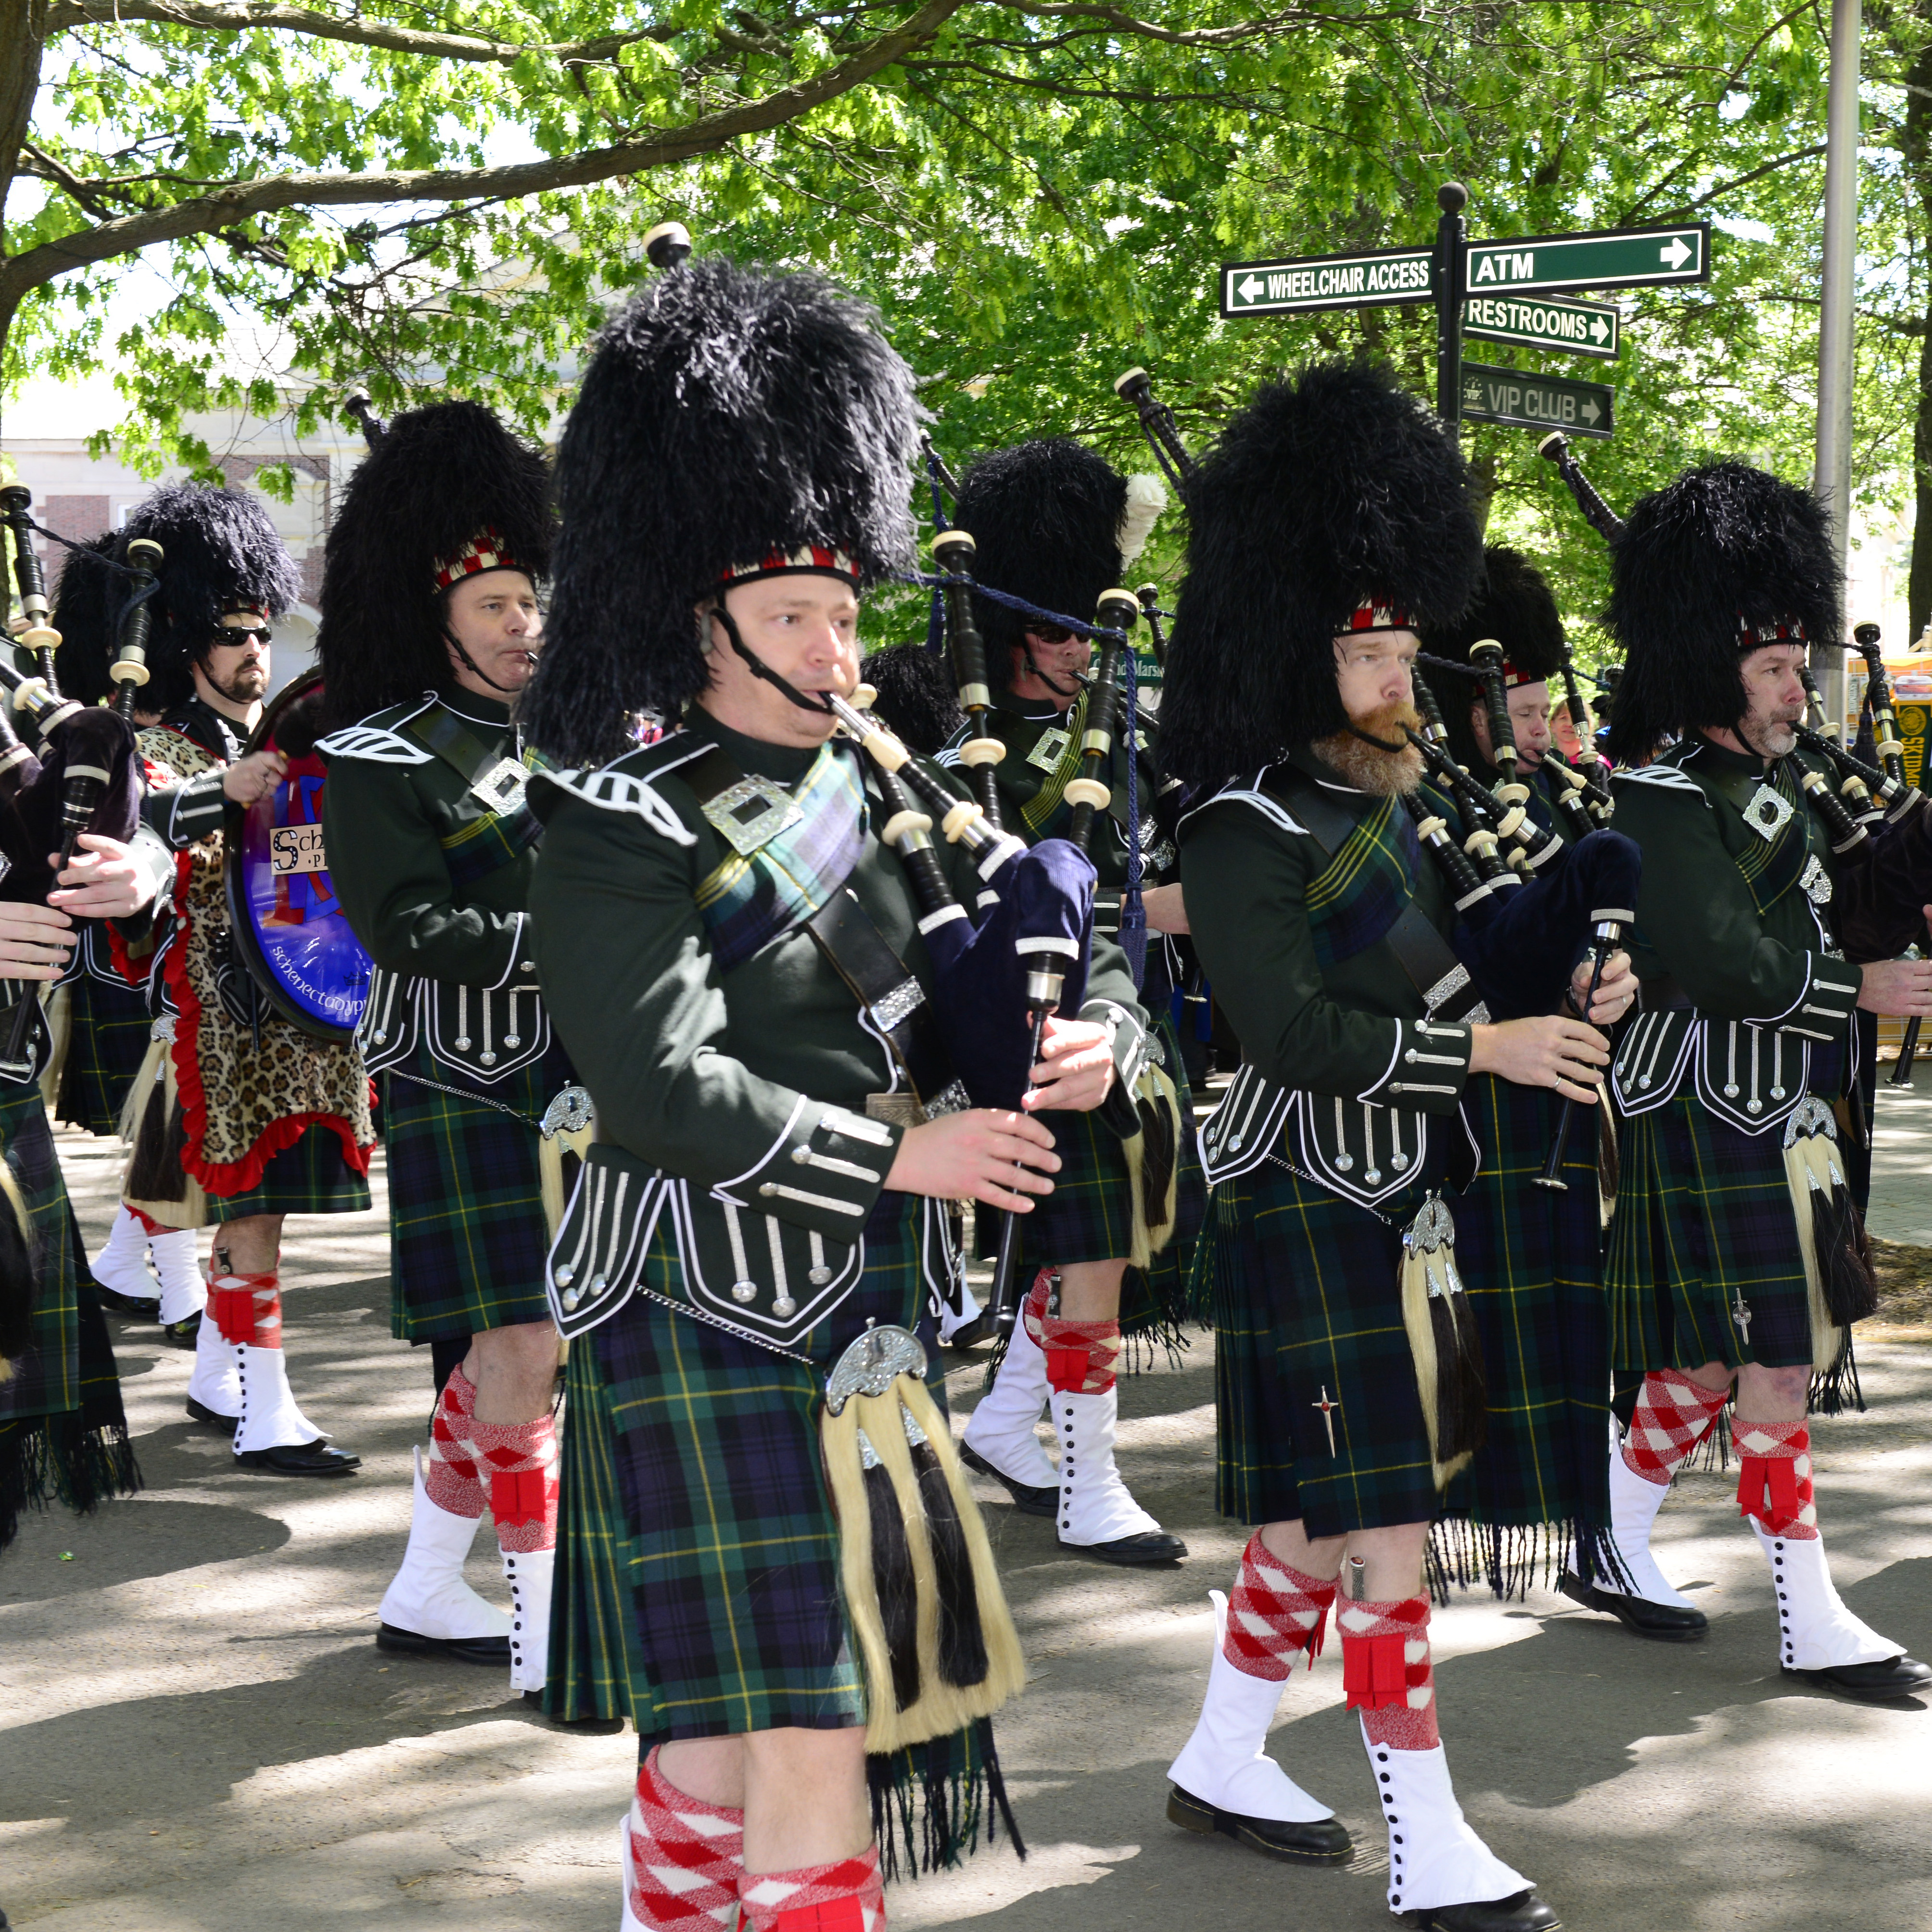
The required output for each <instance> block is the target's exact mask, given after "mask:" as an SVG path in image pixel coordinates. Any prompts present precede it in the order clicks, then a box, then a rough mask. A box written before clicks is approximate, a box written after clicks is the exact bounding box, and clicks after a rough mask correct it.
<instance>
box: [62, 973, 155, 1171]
mask: <svg viewBox="0 0 1932 1932" xmlns="http://www.w3.org/2000/svg"><path fill="white" fill-rule="evenodd" d="M67 990H68V1049H67V1061H66V1064H65V1066H64V1067H62V1070H61V1084H60V1100H59V1104H58V1106H57V1107H56V1108H55V1117H56V1118H58V1119H60V1120H62V1121H67V1122H68V1124H71V1126H74V1127H84V1128H86V1130H87V1131H88V1133H91V1134H114V1133H119V1132H120V1131H121V1109H122V1108H123V1107H124V1106H126V1105H127V1096H128V1094H129V1092H130V1091H131V1089H132V1088H133V1085H134V1076H136V1074H137V1073H139V1072H140V1070H141V1062H142V1060H143V1059H144V1058H145V1057H146V1055H147V1051H148V1032H149V1031H150V1028H151V1025H152V1022H151V1021H150V1020H149V1019H148V998H147V995H146V994H145V993H144V992H142V991H140V989H139V988H137V987H133V986H109V985H108V984H107V983H106V982H105V981H104V980H98V979H97V978H96V977H95V976H94V974H92V973H82V974H78V975H77V977H75V978H74V979H73V980H70V981H69V982H68V989H67Z"/></svg>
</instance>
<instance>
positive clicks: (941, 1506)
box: [910, 1442, 992, 1690]
mask: <svg viewBox="0 0 1932 1932" xmlns="http://www.w3.org/2000/svg"><path fill="white" fill-rule="evenodd" d="M910 1448H911V1450H912V1466H913V1471H914V1472H915V1473H916V1475H917V1476H918V1478H919V1501H920V1502H921V1503H922V1505H924V1506H925V1509H926V1539H927V1541H929V1543H930V1544H931V1545H932V1570H933V1578H934V1581H935V1583H936V1584H937V1585H938V1591H939V1674H940V1676H941V1677H942V1678H944V1679H945V1681H946V1682H947V1683H948V1684H950V1685H955V1686H956V1687H957V1688H960V1689H962V1690H963V1689H965V1688H967V1687H968V1686H969V1685H974V1684H983V1683H985V1682H986V1673H987V1672H988V1670H990V1669H991V1668H992V1666H991V1665H990V1664H989V1662H988V1661H987V1658H986V1632H985V1631H984V1630H983V1629H982V1628H980V1592H979V1589H978V1586H977V1585H976V1584H975V1583H974V1581H973V1558H972V1554H971V1552H970V1551H969V1550H968V1549H967V1547H966V1531H965V1526H963V1525H962V1523H961V1522H960V1520H959V1508H958V1505H956V1504H955V1503H954V1502H953V1491H952V1490H951V1488H950V1487H949V1486H948V1484H947V1481H946V1472H945V1471H944V1469H941V1467H940V1466H939V1458H938V1457H937V1456H936V1455H935V1454H934V1453H933V1449H932V1444H931V1443H929V1442H914V1443H913V1444H911V1445H910Z"/></svg>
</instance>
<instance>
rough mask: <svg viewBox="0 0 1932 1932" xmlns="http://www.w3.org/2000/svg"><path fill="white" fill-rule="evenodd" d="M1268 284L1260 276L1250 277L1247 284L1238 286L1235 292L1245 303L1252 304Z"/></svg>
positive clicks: (1243, 283) (1242, 283)
mask: <svg viewBox="0 0 1932 1932" xmlns="http://www.w3.org/2000/svg"><path fill="white" fill-rule="evenodd" d="M1266 287H1268V284H1266V283H1265V281H1262V278H1260V276H1259V275H1250V277H1249V278H1248V279H1247V281H1245V282H1241V283H1239V284H1237V285H1236V287H1235V294H1237V295H1238V296H1240V297H1241V299H1242V301H1244V302H1253V300H1254V299H1255V298H1256V296H1258V295H1259V294H1260V293H1261V292H1262V290H1264V289H1265V288H1266Z"/></svg>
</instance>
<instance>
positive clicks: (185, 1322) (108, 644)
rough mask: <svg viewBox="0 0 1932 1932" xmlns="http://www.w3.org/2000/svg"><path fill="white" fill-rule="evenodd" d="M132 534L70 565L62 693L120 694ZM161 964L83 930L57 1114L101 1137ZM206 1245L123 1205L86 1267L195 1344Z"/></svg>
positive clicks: (140, 1035)
mask: <svg viewBox="0 0 1932 1932" xmlns="http://www.w3.org/2000/svg"><path fill="white" fill-rule="evenodd" d="M126 541H127V539H126V538H124V536H123V535H122V534H121V532H119V531H118V530H108V531H104V532H103V533H102V534H101V535H99V536H98V537H96V538H95V539H94V540H93V541H92V542H91V543H89V544H88V545H86V547H85V548H84V549H83V550H78V551H72V550H71V551H69V552H68V553H67V559H66V562H65V564H64V565H63V566H62V571H61V574H60V581H59V585H58V590H57V592H56V593H55V605H54V613H53V627H54V628H55V630H56V631H58V632H59V633H60V638H61V641H60V646H59V648H58V650H57V651H56V652H55V659H54V663H55V672H56V674H57V676H58V680H59V684H60V688H61V691H62V694H63V695H65V696H66V697H71V698H73V699H74V700H76V701H77V703H82V704H104V703H107V701H108V700H110V698H111V697H113V694H114V682H113V676H112V674H111V672H110V666H111V665H112V664H113V661H114V660H115V655H116V646H117V645H118V641H119V640H118V631H119V629H120V618H121V612H122V610H124V607H125V606H126V604H127V598H128V591H127V578H126V577H125V575H124V574H123V573H122V571H121V570H120V569H119V568H117V567H116V566H117V564H118V559H119V557H120V556H121V553H122V551H123V550H124V547H125V544H126ZM150 701H151V700H148V697H147V694H146V693H145V691H141V692H137V693H136V697H135V700H134V706H133V721H134V723H135V724H136V726H137V727H139V726H147V725H154V724H160V721H161V714H160V712H158V711H156V710H151V709H148V708H147V706H148V703H149V702H150ZM172 870H173V867H172V862H170V864H169V867H168V871H169V873H170V874H171V873H172ZM152 964H153V947H152V945H151V943H149V942H148V941H145V940H142V939H137V940H136V941H134V942H133V944H131V945H130V944H129V943H128V941H127V938H125V936H124V935H123V933H122V932H121V929H119V928H118V927H117V926H115V925H114V924H113V923H112V922H109V921H105V920H104V921H101V922H99V923H98V924H94V925H90V926H87V927H85V928H83V930H82V932H81V935H80V938H79V940H78V941H77V944H76V946H75V948H74V959H73V961H72V962H71V965H70V966H69V968H68V978H67V980H66V981H65V984H64V985H63V986H62V989H61V992H62V997H63V998H65V1001H66V1005H67V1013H66V1019H65V1025H64V1026H62V1025H57V1026H56V1028H55V1031H56V1034H58V1035H61V1036H62V1037H63V1039H64V1051H63V1053H62V1063H61V1067H60V1070H59V1074H58V1082H59V1084H58V1088H57V1090H56V1095H57V1097H56V1100H55V1106H54V1117H55V1119H57V1120H58V1121H63V1122H65V1123H66V1124H68V1125H70V1126H73V1127H82V1128H84V1129H86V1131H87V1132H88V1133H91V1134H118V1133H120V1132H121V1127H122V1123H123V1117H124V1115H125V1114H126V1112H127V1102H128V1099H129V1097H130V1095H131V1094H133V1091H134V1085H135V1082H136V1078H137V1077H138V1076H139V1073H140V1071H141V1064H142V1061H144V1060H145V1058H146V1057H147V1052H148V1039H149V1035H150V1033H151V1028H152V1020H151V1016H150V1015H149V1013H148V995H147V981H148V969H149V968H150V967H151V965H152ZM196 1241H197V1237H196V1234H195V1231H194V1230H193V1229H192V1228H181V1229H161V1228H160V1227H158V1226H157V1225H156V1224H154V1223H152V1222H151V1221H150V1220H148V1217H145V1216H143V1215H142V1214H138V1213H136V1211H135V1210H134V1209H133V1208H129V1207H127V1206H126V1205H120V1206H117V1207H116V1208H115V1211H114V1221H113V1226H112V1228H111V1229H110V1231H109V1234H108V1237H107V1244H106V1245H105V1246H104V1247H103V1248H102V1249H101V1252H100V1253H98V1254H97V1255H95V1256H94V1257H93V1259H92V1261H91V1262H89V1268H91V1269H92V1273H93V1276H94V1280H95V1287H96V1288H97V1289H98V1292H99V1293H100V1296H101V1304H102V1306H103V1307H105V1308H107V1309H108V1310H110V1311H111V1312H113V1313H115V1314H116V1315H118V1316H121V1317H123V1318H124V1319H129V1320H133V1321H139V1322H158V1323H159V1324H160V1329H161V1337H162V1339H163V1340H164V1341H165V1342H166V1343H168V1344H169V1346H172V1347H174V1348H178V1349H192V1348H193V1346H194V1345H195V1337H196V1333H197V1332H198V1331H199V1328H200V1327H201V1318H202V1309H203V1308H204V1307H205V1305H206V1303H207V1301H208V1289H207V1285H206V1283H205V1282H204V1281H203V1280H202V1274H201V1269H200V1266H199V1262H198V1259H197V1257H196ZM150 1259H151V1260H152V1263H153V1272H152V1273H151V1274H150V1272H149V1266H148V1265H149V1262H150Z"/></svg>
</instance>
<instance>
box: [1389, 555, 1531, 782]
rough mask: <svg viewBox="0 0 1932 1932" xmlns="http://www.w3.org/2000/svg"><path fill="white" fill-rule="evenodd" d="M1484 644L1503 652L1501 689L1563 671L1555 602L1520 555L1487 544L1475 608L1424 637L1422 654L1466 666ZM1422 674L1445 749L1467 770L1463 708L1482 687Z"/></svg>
mask: <svg viewBox="0 0 1932 1932" xmlns="http://www.w3.org/2000/svg"><path fill="white" fill-rule="evenodd" d="M1487 637H1493V638H1494V639H1495V640H1496V642H1497V643H1499V644H1501V645H1502V647H1503V664H1504V682H1505V683H1506V684H1511V685H1517V684H1547V683H1548V682H1549V681H1550V679H1552V678H1553V677H1555V676H1556V675H1557V673H1559V671H1561V670H1562V668H1563V644H1564V637H1563V617H1562V613H1561V612H1560V611H1559V610H1558V609H1557V607H1556V598H1555V597H1554V596H1553V595H1551V594H1550V586H1549V584H1548V583H1547V582H1545V581H1544V575H1543V573H1542V571H1540V570H1538V568H1537V567H1536V566H1535V564H1533V563H1532V562H1530V560H1529V558H1528V557H1526V556H1524V555H1523V553H1522V552H1521V551H1520V550H1511V549H1509V548H1508V547H1507V546H1506V545H1504V544H1490V546H1489V547H1487V549H1486V550H1484V552H1483V575H1482V580H1481V583H1480V585H1479V586H1478V589H1477V592H1476V598H1475V602H1474V603H1472V604H1470V606H1469V608H1468V609H1467V610H1465V611H1464V612H1463V614H1462V616H1460V617H1459V618H1458V619H1457V620H1456V621H1455V622H1454V623H1453V624H1447V625H1442V626H1441V627H1439V628H1432V629H1430V631H1427V633H1425V634H1424V637H1423V640H1422V647H1423V649H1424V650H1426V651H1427V652H1429V653H1430V655H1431V656H1433V657H1439V658H1453V659H1454V661H1456V662H1457V664H1468V663H1469V661H1470V657H1469V650H1470V647H1471V646H1472V645H1474V644H1478V643H1481V642H1482V641H1483V640H1484V639H1485V638H1487ZM1422 674H1423V676H1425V677H1427V678H1428V679H1429V680H1430V688H1431V689H1433V691H1434V692H1435V694H1436V700H1437V701H1438V703H1440V704H1441V706H1442V712H1443V718H1444V721H1445V724H1447V725H1448V730H1449V738H1450V747H1449V748H1450V749H1451V751H1454V753H1455V754H1456V756H1457V758H1458V759H1460V760H1461V761H1462V762H1463V763H1464V764H1468V763H1470V762H1471V760H1472V759H1474V758H1476V757H1478V748H1477V745H1476V739H1475V733H1474V732H1473V730H1472V729H1471V727H1470V724H1469V706H1470V703H1471V701H1472V700H1473V699H1475V698H1478V697H1481V694H1482V686H1481V685H1479V684H1478V683H1477V682H1475V679H1472V678H1462V677H1458V676H1456V675H1455V674H1454V672H1451V671H1436V672H1431V671H1430V670H1427V668H1426V667H1425V668H1424V671H1423V673H1422Z"/></svg>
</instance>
